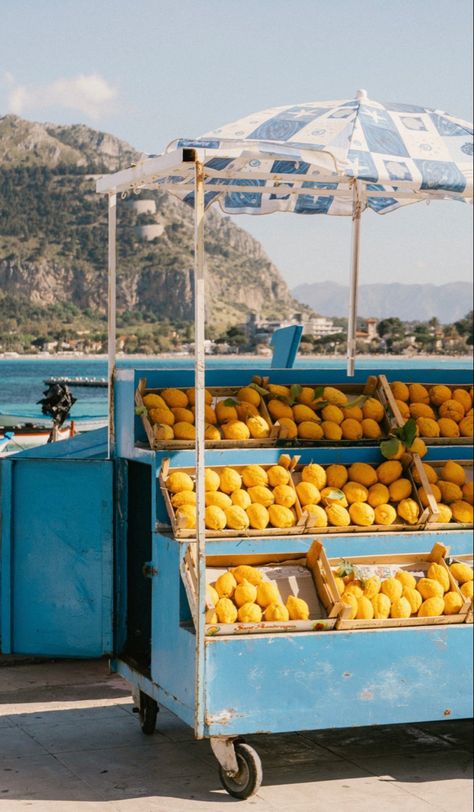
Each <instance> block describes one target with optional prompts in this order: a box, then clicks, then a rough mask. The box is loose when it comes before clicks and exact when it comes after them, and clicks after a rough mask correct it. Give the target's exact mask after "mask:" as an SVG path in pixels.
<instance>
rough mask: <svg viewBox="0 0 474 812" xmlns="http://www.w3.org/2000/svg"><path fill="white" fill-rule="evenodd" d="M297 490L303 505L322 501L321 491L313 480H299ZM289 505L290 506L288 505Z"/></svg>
mask: <svg viewBox="0 0 474 812" xmlns="http://www.w3.org/2000/svg"><path fill="white" fill-rule="evenodd" d="M296 492H297V494H298V499H299V500H300V502H301V504H302V505H303V507H304V506H305V505H317V504H318V503H319V502H320V501H321V493H320V491H319V489H318V488H317V487H316V485H313V483H312V482H298V484H297V486H296ZM288 507H290V506H289V505H288Z"/></svg>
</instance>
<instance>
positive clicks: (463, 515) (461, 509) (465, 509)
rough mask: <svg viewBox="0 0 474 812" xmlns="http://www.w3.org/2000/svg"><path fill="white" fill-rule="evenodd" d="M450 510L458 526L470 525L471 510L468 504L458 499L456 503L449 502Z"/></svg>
mask: <svg viewBox="0 0 474 812" xmlns="http://www.w3.org/2000/svg"><path fill="white" fill-rule="evenodd" d="M450 508H451V510H452V512H453V516H454V520H455V521H456V522H459V523H460V524H472V513H473V508H472V505H470V504H469V502H463V500H462V499H460V500H458V501H456V502H451V505H450Z"/></svg>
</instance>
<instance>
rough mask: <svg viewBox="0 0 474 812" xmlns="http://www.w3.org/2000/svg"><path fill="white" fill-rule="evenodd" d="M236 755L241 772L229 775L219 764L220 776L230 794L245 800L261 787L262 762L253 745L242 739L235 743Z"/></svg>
mask: <svg viewBox="0 0 474 812" xmlns="http://www.w3.org/2000/svg"><path fill="white" fill-rule="evenodd" d="M235 755H236V757H237V763H238V765H239V772H238V773H237V774H236V775H229V773H226V771H225V770H224V769H223V768H222V767H221V766H219V777H220V779H221V782H222V786H223V787H224V789H225V790H227V792H228V793H229V795H233V797H234V798H239V799H240V800H242V801H244V800H245V799H246V798H250V796H251V795H254V794H255V793H256V792H257V791H258V790H259V789H260V785H261V783H262V777H263V776H262V762H261V761H260V757H259V755H258V753H256V751H255V750H254V749H253V747H250V746H249V745H248V744H244V743H243V742H241V741H239V742H237V743H236V744H235Z"/></svg>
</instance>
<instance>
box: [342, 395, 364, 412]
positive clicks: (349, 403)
mask: <svg viewBox="0 0 474 812" xmlns="http://www.w3.org/2000/svg"><path fill="white" fill-rule="evenodd" d="M366 400H367V395H358V396H357V397H356V398H354V400H348V401H347V403H346V404H345V405H344V407H343V408H344V409H352V407H353V406H358V405H359V403H365V401H366Z"/></svg>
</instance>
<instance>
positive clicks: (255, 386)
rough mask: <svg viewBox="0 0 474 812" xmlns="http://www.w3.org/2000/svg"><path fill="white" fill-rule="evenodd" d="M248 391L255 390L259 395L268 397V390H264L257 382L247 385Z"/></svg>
mask: <svg viewBox="0 0 474 812" xmlns="http://www.w3.org/2000/svg"><path fill="white" fill-rule="evenodd" d="M248 388H249V389H255V391H256V392H258V394H259V395H263V396H265V395H268V389H264V388H263V386H260V385H259V384H258V383H257V382H255V381H254V382H253V383H249V387H248Z"/></svg>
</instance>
